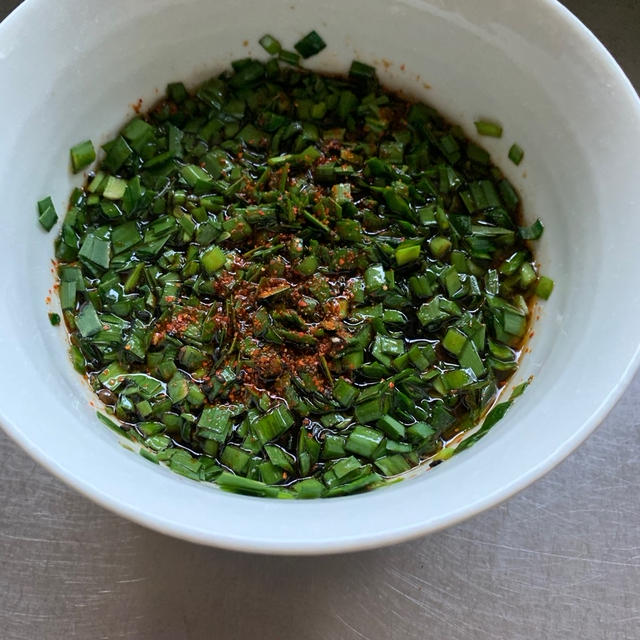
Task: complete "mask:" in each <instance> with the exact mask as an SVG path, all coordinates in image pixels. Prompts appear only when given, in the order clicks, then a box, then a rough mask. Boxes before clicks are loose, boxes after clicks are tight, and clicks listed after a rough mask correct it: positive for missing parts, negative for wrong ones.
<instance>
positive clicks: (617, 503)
mask: <svg viewBox="0 0 640 640" xmlns="http://www.w3.org/2000/svg"><path fill="white" fill-rule="evenodd" d="M52 1H55V0H52ZM513 1H514V2H515V1H518V2H524V1H525V0H513ZM16 4H18V3H17V2H15V0H0V17H4V16H5V15H6V14H7V13H8V12H9V11H10V10H11V9H12V8H13V7H14V6H15V5H16ZM565 4H566V5H567V6H568V7H569V8H570V9H571V10H572V11H574V12H575V13H576V15H578V17H580V18H581V19H582V20H583V21H584V22H585V23H586V24H587V25H588V26H589V27H590V28H591V29H592V30H593V31H594V33H595V34H596V35H597V36H598V37H599V38H600V39H601V40H602V41H603V42H604V43H605V45H606V46H607V47H608V48H609V49H610V51H611V52H612V53H613V54H614V56H615V57H616V58H617V59H618V61H619V62H620V64H621V65H622V66H623V68H624V69H625V71H626V72H627V74H628V75H629V77H630V78H631V80H632V82H634V84H635V86H636V88H638V87H640V40H639V39H638V33H639V32H640V1H639V0H609V2H606V3H603V2H601V1H599V0H570V1H567V2H565ZM0 95H1V94H0ZM0 99H1V98H0ZM639 392H640V376H639V377H636V379H635V380H634V382H633V383H632V385H631V387H630V388H629V390H628V391H627V393H626V394H625V395H624V397H623V398H622V399H621V401H620V402H619V403H618V405H617V406H616V408H615V409H614V410H613V412H612V413H611V414H610V415H609V417H608V418H607V419H606V420H605V422H604V423H603V425H602V426H601V427H600V429H599V430H598V431H597V432H596V433H595V434H594V435H593V436H592V437H591V438H590V439H589V440H588V441H587V442H586V443H585V444H584V445H583V446H582V447H581V448H580V449H579V450H578V451H577V452H576V453H575V454H573V455H572V456H571V457H570V458H569V459H568V460H567V461H565V462H564V463H563V464H561V465H560V466H559V467H558V468H556V469H555V470H554V471H552V472H551V473H550V474H548V475H547V476H546V477H545V478H543V479H542V480H540V481H538V482H537V483H536V484H535V485H533V486H532V487H530V488H528V489H527V490H525V491H523V492H522V493H521V494H519V495H518V496H516V497H515V498H513V499H511V500H510V501H508V502H507V503H505V504H503V505H501V506H499V507H496V508H494V509H492V510H490V511H488V512H485V513H483V514H481V515H480V516H478V517H476V518H473V519H472V520H469V521H467V522H465V523H463V524H461V525H459V526H456V527H453V528H451V529H449V530H447V531H444V532H442V533H439V534H436V535H432V536H430V537H427V538H423V539H421V540H417V541H414V542H410V543H406V544H402V545H399V546H396V547H391V548H387V549H381V550H378V551H369V552H364V553H359V554H350V555H344V556H333V557H326V558H322V559H320V560H316V559H313V558H302V559H300V558H274V557H259V556H249V555H243V554H239V553H231V552H225V551H218V550H215V549H208V548H203V547H199V546H196V545H192V544H188V543H184V542H180V541H178V540H173V539H170V538H167V537H164V536H162V535H160V534H156V533H153V532H151V531H147V530H145V529H143V528H141V527H139V526H137V525H134V524H131V523H129V522H128V521H126V520H123V519H121V518H119V517H118V516H115V515H112V514H111V513H109V512H107V511H104V510H103V509H101V508H100V507H98V506H95V505H94V504H92V503H91V502H89V501H88V500H86V499H85V498H83V497H81V496H79V495H77V494H76V493H74V492H73V491H72V490H70V489H68V488H66V487H65V486H64V485H63V484H62V483H61V482H59V481H58V480H56V479H55V478H53V477H52V476H51V475H49V474H48V473H47V472H46V471H44V470H43V469H41V468H40V467H38V466H37V465H36V464H35V463H34V462H32V461H31V459H30V458H29V457H28V456H27V455H26V454H24V453H23V452H22V451H21V450H19V449H18V448H17V447H16V446H15V445H14V444H13V443H11V442H9V441H8V439H7V438H6V437H5V436H4V435H2V434H0V639H2V640H5V639H6V640H34V639H50V638H51V639H56V640H57V639H59V638H60V639H62V638H64V639H67V638H81V639H94V638H105V639H116V638H117V639H120V638H124V639H136V640H137V639H142V640H146V639H149V640H165V639H166V640H176V639H177V640H183V639H184V640H192V639H193V640H195V639H200V638H216V639H219V640H224V639H235V638H238V639H241V640H242V639H244V638H249V637H258V638H261V640H289V639H294V638H296V639H298V638H303V639H305V640H327V639H331V640H333V639H339V640H360V639H363V638H366V639H370V640H411V639H421V638H443V639H446V640H495V639H505V640H520V639H522V640H525V639H526V640H537V639H546V638H549V639H556V638H558V639H560V638H562V639H563V640H564V639H573V638H581V639H587V640H591V639H593V640H597V639H601V638H602V639H606V640H638V639H640V474H639V470H640V429H639V428H638V427H639V423H640V400H639V399H638V398H639V397H640V396H639ZM416 508H419V506H416Z"/></svg>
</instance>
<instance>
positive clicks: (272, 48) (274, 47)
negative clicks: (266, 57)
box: [259, 33, 282, 56]
mask: <svg viewBox="0 0 640 640" xmlns="http://www.w3.org/2000/svg"><path fill="white" fill-rule="evenodd" d="M259 42H260V46H261V47H262V48H263V49H264V50H265V51H266V52H267V53H269V54H271V55H272V56H275V55H277V54H278V53H280V50H281V49H282V47H281V46H280V42H279V41H278V40H276V39H275V38H274V37H273V36H270V35H269V34H268V33H267V34H265V35H263V36H262V38H260V40H259Z"/></svg>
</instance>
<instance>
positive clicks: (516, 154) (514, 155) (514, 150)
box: [509, 142, 524, 165]
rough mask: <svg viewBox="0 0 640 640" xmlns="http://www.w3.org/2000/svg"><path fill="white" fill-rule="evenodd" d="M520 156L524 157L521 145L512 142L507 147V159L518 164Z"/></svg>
mask: <svg viewBox="0 0 640 640" xmlns="http://www.w3.org/2000/svg"><path fill="white" fill-rule="evenodd" d="M522 158H524V151H523V150H522V147H520V146H519V145H518V144H516V143H515V142H514V143H513V144H512V145H511V148H510V149H509V160H511V162H513V164H515V165H519V164H520V163H521V162H522Z"/></svg>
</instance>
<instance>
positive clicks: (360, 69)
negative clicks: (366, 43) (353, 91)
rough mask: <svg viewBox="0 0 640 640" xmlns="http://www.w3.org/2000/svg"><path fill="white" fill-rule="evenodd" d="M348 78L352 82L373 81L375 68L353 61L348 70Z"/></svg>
mask: <svg viewBox="0 0 640 640" xmlns="http://www.w3.org/2000/svg"><path fill="white" fill-rule="evenodd" d="M349 76H350V77H352V78H353V79H354V80H373V79H374V78H375V77H376V70H375V67H372V66H371V65H368V64H365V63H364V62H359V61H358V60H354V61H353V62H352V63H351V67H350V68H349Z"/></svg>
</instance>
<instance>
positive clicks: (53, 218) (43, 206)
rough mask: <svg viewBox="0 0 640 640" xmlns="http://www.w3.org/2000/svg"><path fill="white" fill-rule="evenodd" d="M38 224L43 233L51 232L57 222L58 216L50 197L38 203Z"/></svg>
mask: <svg viewBox="0 0 640 640" xmlns="http://www.w3.org/2000/svg"><path fill="white" fill-rule="evenodd" d="M38 222H39V223H40V225H41V226H42V228H43V229H44V230H45V231H51V229H52V228H53V226H54V225H55V223H56V222H58V214H57V213H56V209H55V207H54V206H53V200H51V198H50V197H46V198H44V199H43V200H40V201H39V202H38Z"/></svg>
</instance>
